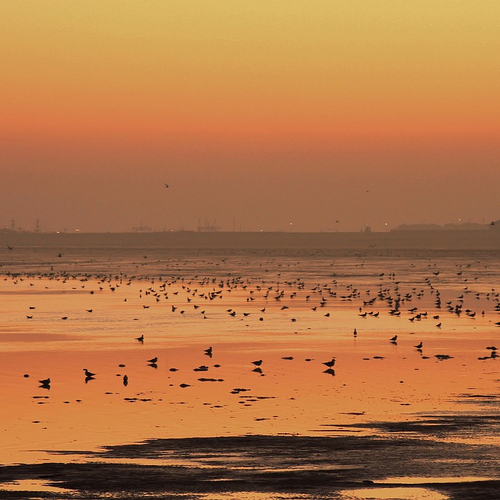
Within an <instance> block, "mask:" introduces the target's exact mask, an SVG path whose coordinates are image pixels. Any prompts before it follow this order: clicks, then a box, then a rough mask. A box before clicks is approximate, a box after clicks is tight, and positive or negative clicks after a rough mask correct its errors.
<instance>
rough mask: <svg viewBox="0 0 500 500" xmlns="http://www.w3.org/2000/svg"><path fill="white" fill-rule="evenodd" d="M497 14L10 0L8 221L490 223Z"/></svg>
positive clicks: (99, 224)
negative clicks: (12, 0)
mask: <svg viewBox="0 0 500 500" xmlns="http://www.w3.org/2000/svg"><path fill="white" fill-rule="evenodd" d="M499 24H500V4H499V3H498V2H495V1H490V0H482V1H480V2H455V1H453V0H434V1H426V0H424V1H421V2H416V3H408V2H406V1H402V0H383V1H380V2H373V1H372V0H354V1H352V2H348V3H345V2H328V1H326V0H316V1H313V2H306V1H303V0H287V1H286V2H285V1H282V0H278V1H276V2H267V1H263V0H254V1H252V2H237V3H235V2H232V1H229V0H216V1H214V2H201V1H196V0H191V1H180V0H169V1H168V2H164V1H159V0H148V1H147V2H139V1H138V0H129V1H126V2H123V1H118V0H100V1H96V0H88V1H86V2H66V1H63V0H53V1H50V2H46V1H45V2H44V1H40V0H23V1H22V2H10V1H7V2H2V3H1V4H0V28H1V33H2V35H0V36H1V40H2V46H3V51H2V55H1V56H0V61H1V63H2V69H3V71H2V73H3V78H2V82H1V83H0V88H1V90H2V96H3V98H2V108H1V109H2V112H1V115H0V116H1V118H0V130H1V134H0V148H1V151H2V155H1V160H0V173H1V175H2V187H1V194H2V196H1V197H0V227H10V226H11V221H12V220H14V221H15V226H16V227H18V228H23V229H25V230H30V231H32V230H35V228H36V220H38V221H39V229H40V231H44V232H53V231H63V230H65V229H66V230H67V231H68V232H74V231H75V230H76V229H79V230H80V231H83V232H108V231H111V232H123V231H131V230H132V228H134V227H138V226H147V227H150V228H152V229H153V230H156V231H162V230H180V229H182V228H184V229H186V230H196V229H197V227H198V225H199V223H200V222H201V224H202V225H203V224H204V223H205V220H206V221H207V223H208V224H215V225H216V226H219V227H220V228H221V230H224V231H233V230H236V231H240V230H241V231H260V230H262V231H297V232H317V231H341V232H357V231H360V230H363V229H364V228H366V227H367V226H369V227H370V228H371V229H372V230H373V231H385V230H387V229H391V228H394V227H396V226H398V225H400V224H403V223H406V224H431V223H435V224H440V225H443V224H446V223H460V222H473V223H484V224H487V223H489V222H491V221H494V220H498V219H499V218H500V207H499V205H498V186H499V185H500V168H499V167H500V165H499V161H500V160H499V158H500V155H499V153H500V141H498V136H499V132H500V122H499V119H498V116H499V115H498V109H499V96H498V91H497V82H498V80H499V76H500V65H499V64H498V56H497V54H498V53H499V51H498V49H499V45H500V39H499V37H498V34H497V30H498V25H499ZM166 185H168V187H167V186H166Z"/></svg>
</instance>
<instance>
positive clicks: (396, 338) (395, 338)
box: [391, 335, 398, 344]
mask: <svg viewBox="0 0 500 500" xmlns="http://www.w3.org/2000/svg"><path fill="white" fill-rule="evenodd" d="M397 341H398V336H397V335H394V337H392V338H391V342H392V343H394V344H395V343H396V342H397Z"/></svg>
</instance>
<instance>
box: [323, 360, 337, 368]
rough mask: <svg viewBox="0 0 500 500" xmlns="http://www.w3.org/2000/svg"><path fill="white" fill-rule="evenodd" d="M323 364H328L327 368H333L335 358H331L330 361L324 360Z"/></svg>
mask: <svg viewBox="0 0 500 500" xmlns="http://www.w3.org/2000/svg"><path fill="white" fill-rule="evenodd" d="M323 364H324V365H325V366H328V368H333V367H334V366H335V358H332V360H331V361H325V362H324V363H323Z"/></svg>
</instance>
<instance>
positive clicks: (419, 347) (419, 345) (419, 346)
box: [415, 342, 424, 349]
mask: <svg viewBox="0 0 500 500" xmlns="http://www.w3.org/2000/svg"><path fill="white" fill-rule="evenodd" d="M423 345H424V343H423V342H420V343H419V344H417V345H416V346H415V349H422V346H423Z"/></svg>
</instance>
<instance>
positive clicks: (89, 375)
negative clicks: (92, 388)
mask: <svg viewBox="0 0 500 500" xmlns="http://www.w3.org/2000/svg"><path fill="white" fill-rule="evenodd" d="M83 371H84V372H85V376H86V377H87V378H94V377H95V373H92V372H89V371H88V370H87V368H84V369H83Z"/></svg>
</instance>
